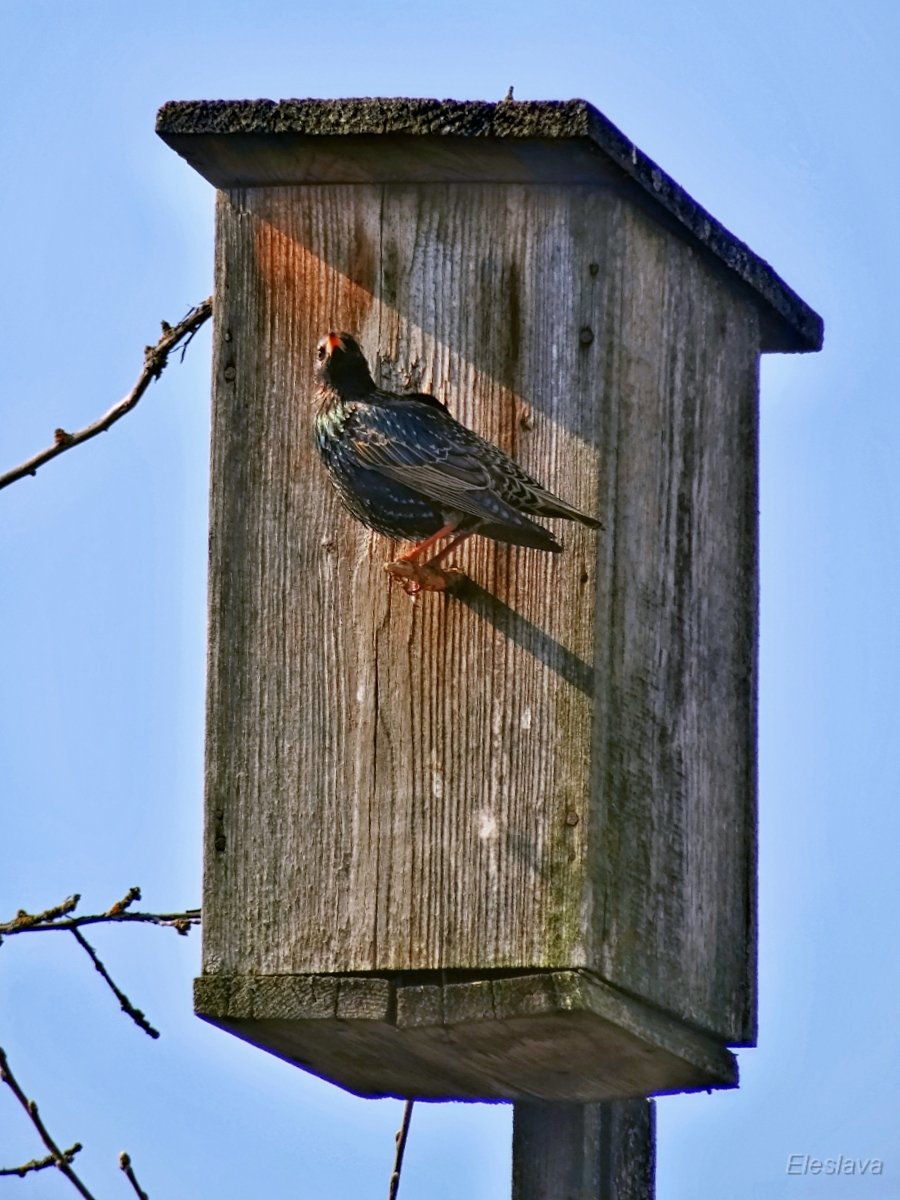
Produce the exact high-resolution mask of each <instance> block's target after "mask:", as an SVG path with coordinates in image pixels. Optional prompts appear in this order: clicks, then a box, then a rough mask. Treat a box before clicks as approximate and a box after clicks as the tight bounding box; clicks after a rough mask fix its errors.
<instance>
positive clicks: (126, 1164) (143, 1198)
mask: <svg viewBox="0 0 900 1200" xmlns="http://www.w3.org/2000/svg"><path fill="white" fill-rule="evenodd" d="M119 1166H120V1167H121V1168H122V1170H123V1171H124V1172H125V1178H126V1179H127V1180H128V1182H129V1183H130V1184H131V1186H132V1187H133V1188H134V1190H135V1193H136V1194H137V1196H138V1200H150V1197H149V1196H148V1195H147V1193H146V1192H145V1191H144V1190H143V1188H142V1187H141V1185H140V1184H139V1183H138V1181H137V1179H136V1178H135V1174H134V1168H133V1167H132V1165H131V1155H130V1154H128V1153H127V1152H126V1151H125V1150H123V1151H122V1153H121V1154H120V1155H119Z"/></svg>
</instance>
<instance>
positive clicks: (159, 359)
mask: <svg viewBox="0 0 900 1200" xmlns="http://www.w3.org/2000/svg"><path fill="white" fill-rule="evenodd" d="M211 315H212V296H210V297H209V298H208V299H206V300H204V301H203V303H202V304H198V305H197V307H196V308H192V309H191V311H190V312H189V313H188V314H187V316H186V317H185V318H184V319H183V320H182V321H179V322H178V324H177V325H168V324H167V323H166V322H165V321H163V322H162V337H161V338H160V339H159V341H158V342H157V343H156V345H155V346H145V347H144V367H143V370H142V371H141V373H140V375H139V376H138V378H137V383H135V385H134V387H133V388H132V389H131V391H130V392H129V393H128V395H127V396H125V397H124V399H122V400H120V401H119V403H118V404H115V405H113V407H112V408H111V409H110V410H109V412H107V413H105V414H104V415H103V416H102V417H100V418H99V420H96V421H94V422H93V423H92V424H90V425H86V426H85V427H84V429H79V430H77V432H75V433H68V432H67V431H66V430H65V429H57V430H56V432H55V433H54V435H53V445H52V446H48V447H47V449H46V450H42V451H41V452H40V453H39V454H35V455H34V457H33V458H29V459H28V460H27V462H23V463H21V464H20V465H19V466H18V467H13V469H12V470H11V471H7V472H6V474H5V475H0V489H2V488H5V487H8V486H9V484H11V483H15V482H16V481H17V480H19V479H24V477H25V476H26V475H35V474H37V470H38V468H39V467H42V466H43V465H44V463H47V462H49V461H50V459H51V458H56V456H57V455H58V454H63V453H64V452H65V451H66V450H71V449H72V447H73V446H80V445H81V443H82V442H87V441H89V440H90V439H91V438H93V437H96V436H97V434H98V433H105V432H106V430H107V429H109V428H110V426H111V425H115V423H116V421H118V420H119V419H120V418H121V417H124V416H125V414H126V413H127V412H130V411H131V410H132V409H133V408H134V406H135V405H136V404H137V402H138V400H140V398H141V396H143V394H144V392H146V390H147V388H148V387H149V386H150V384H151V383H152V382H153V380H154V379H159V377H160V375H162V373H163V370H164V369H165V366H166V363H167V362H168V359H169V355H170V354H171V353H172V351H173V350H174V349H175V348H176V347H177V346H178V345H179V343H180V342H181V341H182V340H184V339H187V340H186V341H185V342H184V345H183V347H182V353H181V356H182V359H183V358H184V351H185V350H186V349H187V347H188V346H189V345H190V343H191V340H192V339H193V337H194V334H195V333H196V332H197V330H198V329H199V328H200V326H201V325H203V324H204V323H205V322H206V321H208V320H209V318H210V316H211Z"/></svg>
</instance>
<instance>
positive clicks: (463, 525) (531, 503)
mask: <svg viewBox="0 0 900 1200" xmlns="http://www.w3.org/2000/svg"><path fill="white" fill-rule="evenodd" d="M316 359H317V366H316V380H317V382H318V390H317V392H316V399H317V402H318V409H317V412H316V418H315V434H316V444H317V446H318V449H319V453H320V454H321V456H322V460H323V462H324V463H325V466H326V467H327V468H328V470H329V472H330V474H331V479H332V482H333V483H334V486H335V487H336V488H337V491H338V493H339V495H340V497H341V500H342V501H343V503H344V505H345V507H346V508H347V509H348V510H349V512H350V513H351V515H352V516H354V517H355V518H356V519H357V520H358V521H361V522H362V523H363V524H364V525H368V526H369V528H370V529H374V530H376V531H377V532H378V533H382V534H385V535H386V536H387V537H390V538H398V539H401V540H404V541H413V542H416V543H417V544H416V545H415V546H413V548H412V549H411V550H410V551H408V552H407V553H406V554H404V555H402V556H401V557H400V558H399V559H398V560H397V561H396V562H393V563H387V564H386V567H385V569H386V570H387V571H389V572H390V574H391V575H392V576H393V577H395V578H398V579H400V580H401V581H402V582H403V583H404V585H405V586H406V588H407V591H418V590H419V589H420V588H421V589H426V590H433V591H441V590H443V589H444V588H446V587H448V586H450V585H451V584H452V583H453V582H456V580H457V578H458V577H460V576H461V572H458V571H457V572H455V573H452V574H451V572H449V571H446V570H440V569H439V568H438V566H437V564H438V563H439V562H440V561H441V560H442V559H443V558H445V557H446V556H447V555H448V554H449V553H451V552H452V551H453V550H454V549H455V547H457V546H458V545H459V544H460V543H461V542H463V541H465V539H466V538H468V537H471V536H472V534H473V533H478V534H481V536H482V537H489V538H493V539H494V540H495V541H498V542H508V543H510V544H511V545H514V546H531V547H533V548H534V549H537V550H549V551H552V552H559V551H560V550H561V549H562V546H561V545H560V544H559V542H558V541H557V540H556V538H555V537H554V536H553V534H552V533H551V532H550V530H549V529H545V528H544V526H543V525H538V524H537V523H536V522H534V521H531V520H529V517H532V516H537V517H564V518H565V519H567V520H570V521H580V522H581V524H582V525H587V526H588V527H589V528H591V529H602V528H603V526H602V525H601V523H600V522H599V521H598V520H597V519H596V518H595V517H590V516H588V515H587V514H586V513H583V512H580V511H579V510H578V509H577V508H573V507H572V505H570V504H566V502H565V501H564V500H561V499H560V498H559V497H558V496H555V495H554V494H553V493H552V492H548V491H547V489H546V488H545V487H542V486H541V484H539V483H538V482H537V480H536V479H532V477H531V476H530V475H528V474H526V473H525V471H523V470H522V468H521V467H520V466H518V465H517V464H516V463H514V462H513V460H512V459H511V458H509V457H507V455H505V454H504V453H503V451H502V450H501V449H500V448H499V447H498V446H495V445H493V444H492V443H491V442H488V441H485V439H484V438H482V437H479V436H478V434H477V433H473V432H472V430H471V429H467V428H466V427H465V425H460V423H459V422H458V421H455V420H454V419H453V417H451V415H450V413H449V412H448V410H447V407H446V405H444V404H442V403H441V402H440V400H437V399H436V398H435V397H434V396H429V395H426V394H424V393H420V392H410V393H406V394H403V395H400V394H397V393H395V392H385V391H382V390H381V389H380V388H378V387H376V386H375V382H374V380H373V379H372V375H371V373H370V371H369V365H368V363H367V362H366V359H365V356H364V355H363V352H362V350H361V349H360V347H359V344H358V343H357V341H356V339H355V338H353V337H351V336H350V334H349V333H329V334H326V336H325V337H323V338H322V340H321V341H320V342H319V345H318V347H317V349H316ZM444 538H452V540H451V541H450V543H449V544H448V545H446V546H445V547H444V548H443V549H442V550H439V551H438V552H437V553H436V554H434V555H433V556H432V557H431V558H429V559H428V560H427V561H426V562H421V561H420V559H421V557H422V555H423V554H424V553H425V552H426V551H427V550H430V549H431V547H432V546H434V545H435V544H436V543H437V542H439V541H441V540H443V539H444Z"/></svg>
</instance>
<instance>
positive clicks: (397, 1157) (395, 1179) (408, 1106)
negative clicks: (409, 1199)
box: [388, 1100, 415, 1200]
mask: <svg viewBox="0 0 900 1200" xmlns="http://www.w3.org/2000/svg"><path fill="white" fill-rule="evenodd" d="M414 1103H415V1101H414V1100H407V1101H406V1103H405V1104H404V1105H403V1120H402V1121H401V1122H400V1128H399V1129H398V1130H397V1132H396V1133H395V1134H394V1145H395V1147H396V1149H395V1151H394V1169H393V1171H392V1172H391V1184H390V1187H389V1188H388V1200H397V1192H398V1191H399V1189H400V1172H401V1171H402V1170H403V1152H404V1150H405V1149H406V1138H407V1136H408V1134H409V1122H410V1120H411V1118H412V1110H413V1104H414Z"/></svg>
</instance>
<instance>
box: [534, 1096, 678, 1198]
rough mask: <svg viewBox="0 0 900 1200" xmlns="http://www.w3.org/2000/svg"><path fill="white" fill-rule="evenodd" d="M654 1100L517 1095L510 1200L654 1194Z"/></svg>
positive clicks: (635, 1196)
mask: <svg viewBox="0 0 900 1200" xmlns="http://www.w3.org/2000/svg"><path fill="white" fill-rule="evenodd" d="M654 1118H655V1114H654V1106H653V1102H652V1101H648V1100H619V1101H612V1102H607V1103H603V1104H542V1103H533V1102H531V1103H526V1102H521V1101H520V1102H518V1103H517V1104H516V1105H515V1107H514V1109H513V1188H512V1196H513V1200H560V1197H565V1200H653V1197H654V1196H655V1194H656V1188H655V1182H654V1173H655V1172H654V1168H655V1119H654Z"/></svg>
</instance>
